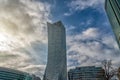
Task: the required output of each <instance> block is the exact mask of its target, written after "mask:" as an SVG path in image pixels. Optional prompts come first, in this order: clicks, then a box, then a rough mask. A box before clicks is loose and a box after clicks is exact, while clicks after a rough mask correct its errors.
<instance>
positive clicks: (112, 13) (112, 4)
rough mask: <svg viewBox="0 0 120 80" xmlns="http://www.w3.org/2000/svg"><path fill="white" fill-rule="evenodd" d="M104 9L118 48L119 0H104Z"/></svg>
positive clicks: (119, 33)
mask: <svg viewBox="0 0 120 80" xmlns="http://www.w3.org/2000/svg"><path fill="white" fill-rule="evenodd" d="M105 10H106V12H107V15H108V18H109V21H110V23H111V26H112V29H113V32H114V34H115V36H116V40H117V43H118V45H119V48H120V0H106V2H105Z"/></svg>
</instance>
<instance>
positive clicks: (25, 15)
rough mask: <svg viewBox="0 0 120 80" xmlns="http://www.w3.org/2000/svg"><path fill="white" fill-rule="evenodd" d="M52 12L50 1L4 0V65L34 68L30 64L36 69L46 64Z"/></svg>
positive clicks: (0, 28)
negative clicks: (49, 23) (48, 25)
mask: <svg viewBox="0 0 120 80" xmlns="http://www.w3.org/2000/svg"><path fill="white" fill-rule="evenodd" d="M49 15H50V4H48V3H46V2H44V3H43V2H40V1H36V0H0V37H1V38H0V57H1V58H0V60H1V61H4V63H3V62H1V61H0V62H1V63H0V66H3V67H4V66H6V67H10V68H15V69H23V68H24V71H27V72H34V71H29V70H28V69H26V67H28V66H32V69H31V70H34V69H36V67H39V66H38V65H45V62H46V60H45V59H46V57H47V56H46V55H47V50H46V48H47V35H46V33H47V32H46V22H47V21H50V20H49ZM35 66H36V67H35ZM39 68H41V67H39ZM34 73H37V74H38V73H40V71H37V70H35V72H34Z"/></svg>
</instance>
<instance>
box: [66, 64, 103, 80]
mask: <svg viewBox="0 0 120 80" xmlns="http://www.w3.org/2000/svg"><path fill="white" fill-rule="evenodd" d="M68 79H69V80H105V79H104V70H103V69H102V68H101V67H94V66H87V67H77V68H75V69H71V70H69V72H68Z"/></svg>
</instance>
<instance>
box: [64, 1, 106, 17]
mask: <svg viewBox="0 0 120 80" xmlns="http://www.w3.org/2000/svg"><path fill="white" fill-rule="evenodd" d="M101 6H104V0H72V1H71V2H70V3H68V7H69V12H66V13H64V15H65V16H70V15H72V14H73V13H74V12H75V11H81V10H85V9H87V8H89V7H91V8H94V9H99V8H101ZM99 11H101V9H99Z"/></svg>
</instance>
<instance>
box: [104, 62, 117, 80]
mask: <svg viewBox="0 0 120 80" xmlns="http://www.w3.org/2000/svg"><path fill="white" fill-rule="evenodd" d="M102 66H103V69H104V71H105V80H110V79H111V78H112V77H113V76H114V75H116V74H117V69H114V68H113V65H112V61H111V60H103V61H102Z"/></svg>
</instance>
